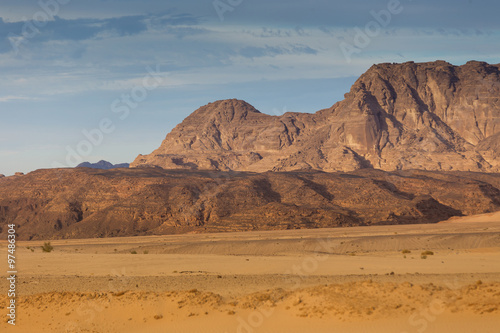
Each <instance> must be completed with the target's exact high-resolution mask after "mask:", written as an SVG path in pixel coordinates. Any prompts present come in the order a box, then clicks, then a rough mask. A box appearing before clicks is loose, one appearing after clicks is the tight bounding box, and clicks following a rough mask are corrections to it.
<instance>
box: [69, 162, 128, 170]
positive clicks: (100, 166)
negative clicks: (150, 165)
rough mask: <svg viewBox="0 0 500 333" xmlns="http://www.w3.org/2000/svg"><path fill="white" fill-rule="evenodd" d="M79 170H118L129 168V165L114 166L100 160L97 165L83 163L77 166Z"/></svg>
mask: <svg viewBox="0 0 500 333" xmlns="http://www.w3.org/2000/svg"><path fill="white" fill-rule="evenodd" d="M76 167H77V168H92V169H102V170H110V169H118V168H128V167H129V164H128V163H120V164H112V163H110V162H108V161H104V160H100V161H99V162H97V163H90V162H83V163H80V164H78V165H77V166H76Z"/></svg>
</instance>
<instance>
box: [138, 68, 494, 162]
mask: <svg viewBox="0 0 500 333" xmlns="http://www.w3.org/2000/svg"><path fill="white" fill-rule="evenodd" d="M499 133H500V65H489V64H486V63H483V62H474V61H472V62H469V63H467V64H466V65H463V66H460V67H456V66H452V65H450V64H449V63H447V62H444V61H437V62H432V63H421V64H416V63H413V62H410V63H405V64H380V65H375V66H373V67H372V68H370V69H369V70H368V71H367V72H366V73H365V74H363V75H362V76H361V77H360V78H359V79H358V81H357V82H356V83H355V84H354V85H353V87H352V88H351V91H350V92H349V93H347V94H346V95H345V99H344V100H343V101H341V102H339V103H336V104H335V105H334V106H332V107H331V108H329V109H325V110H321V111H318V112H316V113H314V114H305V113H304V114H301V113H292V112H288V113H285V114H284V115H282V116H269V115H266V114H263V113H260V112H259V111H257V110H256V109H255V108H254V107H252V106H251V105H249V104H248V103H246V102H244V101H240V100H224V101H217V102H214V103H210V104H208V105H206V106H203V107H201V108H200V109H198V110H196V111H195V112H194V113H192V114H191V115H190V116H189V117H187V118H186V119H185V120H184V121H183V122H182V123H181V124H179V125H178V126H177V127H175V128H174V129H173V130H172V131H171V132H170V133H169V134H168V135H167V137H166V138H165V140H164V141H163V143H162V144H161V146H160V147H159V148H158V149H157V150H155V151H154V152H153V153H151V154H149V155H144V156H143V155H139V156H138V157H137V158H136V160H135V161H134V162H133V163H132V165H131V167H145V166H146V167H161V168H165V169H198V170H202V169H204V170H226V171H227V170H236V171H256V172H264V171H270V170H272V171H291V170H300V169H315V170H323V171H352V170H357V169H362V168H367V167H374V168H378V169H382V170H388V171H390V170H409V169H423V170H443V171H447V170H460V171H469V170H470V171H481V172H498V171H500V160H499V158H500V157H499V156H498V155H499V153H498V152H499V150H498V142H499V140H498V139H499V136H498V135H500V134H499Z"/></svg>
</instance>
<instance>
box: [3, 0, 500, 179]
mask: <svg viewBox="0 0 500 333" xmlns="http://www.w3.org/2000/svg"><path fill="white" fill-rule="evenodd" d="M499 12H500V4H499V3H498V1H493V0H484V1H481V0H454V1H451V0H444V1H428V0H401V1H397V0H384V1H378V0H353V1H349V2H347V1H326V0H312V1H298V0H290V1H286V2H285V1H272V0H266V1H264V0H251V1H250V0H216V1H213V0H203V1H199V0H195V1H176V0H173V1H165V0H141V1H139V0H40V1H32V0H30V1H28V0H16V1H14V0H4V1H2V2H1V3H0V18H1V19H0V73H1V77H0V173H2V174H5V175H11V174H13V173H14V172H16V171H21V172H29V171H32V170H35V169H39V168H50V167H54V166H74V165H75V164H76V162H78V161H80V160H85V161H91V162H97V161H98V160H100V159H106V160H108V161H111V162H113V163H119V162H131V161H132V160H133V159H134V158H135V157H136V156H137V155H138V154H140V153H142V154H147V153H150V152H151V151H152V150H153V149H155V148H157V147H158V146H159V145H160V143H161V141H162V140H163V139H164V137H165V135H166V134H167V133H168V132H169V131H170V130H171V129H172V128H173V127H174V126H175V125H177V124H178V123H179V122H181V121H182V119H184V118H185V117H186V116H187V115H188V114H189V113H191V112H192V111H194V110H195V109H197V108H198V107H200V106H202V105H204V104H207V103H209V102H212V101H215V100H218V99H224V98H239V99H244V100H246V101H248V102H249V103H251V104H252V105H254V106H255V107H256V108H257V109H259V110H260V111H262V112H264V113H268V114H273V115H279V114H282V113H284V112H286V111H299V112H315V111H317V110H319V109H322V108H326V107H329V106H331V105H333V104H334V103H335V102H337V101H339V100H341V99H342V98H343V95H344V93H346V92H347V91H348V90H349V88H350V86H351V85H352V83H353V82H354V81H355V80H356V78H357V76H359V75H360V74H362V73H363V72H365V71H366V70H367V69H368V68H369V67H370V66H371V65H372V64H374V63H381V62H406V61H418V62H421V61H433V60H437V59H442V60H446V61H449V62H451V63H453V64H456V65H460V64H463V63H465V62H467V61H468V60H482V61H487V62H490V63H500V20H498V13H499ZM388 14H389V15H388ZM367 29H368V30H367ZM360 31H361V32H362V34H363V35H364V36H362V37H360ZM151 73H153V74H151ZM145 82H146V83H147V84H146V86H145ZM146 88H147V89H146ZM127 96H128V102H126V101H127ZM127 103H128V104H127ZM103 125H105V126H103ZM96 131H99V132H100V134H99V133H98V132H96ZM85 133H87V135H86V134H85ZM89 133H90V134H89ZM96 133H97V134H96ZM101 134H102V135H101Z"/></svg>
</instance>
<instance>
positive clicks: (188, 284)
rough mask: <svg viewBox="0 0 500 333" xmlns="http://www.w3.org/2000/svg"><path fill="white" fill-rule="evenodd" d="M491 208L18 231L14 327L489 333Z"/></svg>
mask: <svg viewBox="0 0 500 333" xmlns="http://www.w3.org/2000/svg"><path fill="white" fill-rule="evenodd" d="M495 216H498V214H488V215H485V216H482V217H474V218H473V219H472V221H471V220H469V221H467V220H465V218H464V219H463V220H462V219H460V220H458V219H457V220H453V221H446V223H439V224H432V225H401V226H376V227H355V228H344V229H318V230H290V231H273V232H249V233H223V234H201V235H200V234H194V235H176V236H154V237H131V238H113V239H92V240H58V241H52V242H51V243H52V245H53V246H54V251H53V252H51V253H44V252H42V251H41V248H40V246H41V245H42V244H43V242H19V243H18V252H17V255H18V258H19V272H20V273H19V277H18V294H19V297H18V325H17V326H16V327H15V331H16V332H332V330H333V331H335V332H398V333H402V332H407V333H410V332H498V325H500V222H498V221H497V220H496V217H495ZM5 245H6V243H5V242H3V243H2V248H3V249H4V251H5V248H6V246H5ZM424 251H431V252H432V254H427V255H426V257H425V258H424V257H423V256H422V253H423V252H424ZM403 252H404V253H403ZM133 253H136V254H133ZM1 264H2V266H1V269H2V270H4V271H6V270H7V269H6V267H5V264H6V262H4V261H3V262H2V263H1ZM0 287H1V288H2V290H6V287H7V283H6V281H5V280H2V281H1V282H0ZM6 300H7V296H6V293H4V294H2V295H0V304H1V306H0V311H4V312H5V311H6V308H5V306H4V304H6V303H5V301H6ZM0 327H1V329H2V331H4V330H6V331H14V329H13V328H12V327H11V326H10V325H8V324H6V323H5V322H3V323H2V324H1V325H0Z"/></svg>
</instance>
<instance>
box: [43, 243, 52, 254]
mask: <svg viewBox="0 0 500 333" xmlns="http://www.w3.org/2000/svg"><path fill="white" fill-rule="evenodd" d="M42 250H43V252H52V250H54V247H53V246H52V245H50V242H45V243H44V244H43V246H42Z"/></svg>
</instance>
